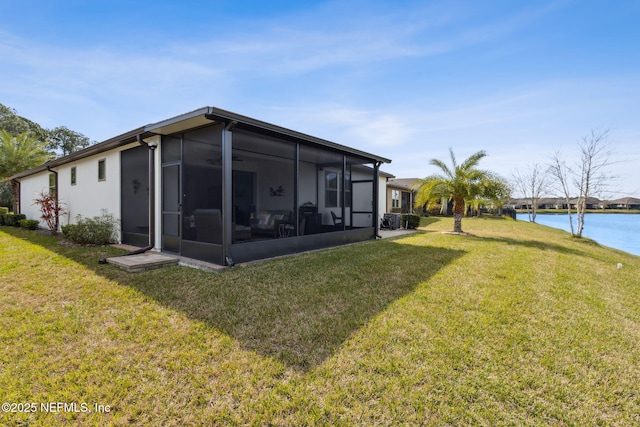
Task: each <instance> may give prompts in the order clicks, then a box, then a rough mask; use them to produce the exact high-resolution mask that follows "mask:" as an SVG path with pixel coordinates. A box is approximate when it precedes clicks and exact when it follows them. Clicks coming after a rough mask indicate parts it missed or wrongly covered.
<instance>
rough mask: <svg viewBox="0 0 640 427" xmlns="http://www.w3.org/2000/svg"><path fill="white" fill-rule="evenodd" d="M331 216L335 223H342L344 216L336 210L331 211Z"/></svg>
mask: <svg viewBox="0 0 640 427" xmlns="http://www.w3.org/2000/svg"><path fill="white" fill-rule="evenodd" d="M331 218H333V225H342V217H341V216H338V215H336V213H335V212H334V211H331Z"/></svg>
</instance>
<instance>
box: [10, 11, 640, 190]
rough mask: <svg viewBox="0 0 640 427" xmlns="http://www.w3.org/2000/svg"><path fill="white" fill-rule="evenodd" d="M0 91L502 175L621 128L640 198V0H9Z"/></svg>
mask: <svg viewBox="0 0 640 427" xmlns="http://www.w3.org/2000/svg"><path fill="white" fill-rule="evenodd" d="M0 10H2V24H0V58H2V59H1V60H0V61H1V62H0V65H1V66H0V102H1V103H3V104H5V105H8V106H10V107H13V108H15V109H17V110H18V113H19V114H21V115H23V116H25V117H28V118H30V119H32V120H35V121H37V122H38V123H40V124H41V125H43V126H46V127H55V126H67V127H69V128H71V129H74V130H77V131H79V132H82V133H84V134H85V135H87V136H89V137H90V138H91V139H93V140H97V141H102V140H105V139H108V138H110V137H113V136H116V135H118V134H120V133H123V132H126V131H129V130H132V129H134V128H136V127H139V126H142V125H145V124H148V123H153V122H156V121H160V120H163V119H166V118H169V117H172V116H175V115H178V114H181V113H185V112H188V111H191V110H194V109H196V108H199V107H202V106H206V105H212V106H216V107H220V108H224V109H227V110H230V111H234V112H236V113H240V114H243V115H247V116H250V117H254V118H257V119H261V120H265V121H268V122H271V123H274V124H277V125H280V126H285V127H289V128H292V129H295V130H298V131H301V132H305V133H308V134H311V135H314V136H318V137H321V138H326V139H329V140H332V141H335V142H338V143H341V144H344V145H348V146H352V147H355V148H358V149H361V150H364V151H368V152H371V153H374V154H378V155H381V156H384V157H388V158H390V159H392V160H393V163H391V164H390V165H384V167H383V170H386V171H388V172H390V173H393V174H394V175H396V176H397V177H401V178H402V177H423V176H426V175H428V174H430V173H433V172H435V170H434V169H433V168H432V167H431V166H429V165H428V161H429V160H430V159H432V158H439V159H443V160H444V159H447V158H448V148H449V147H452V148H453V149H454V151H455V153H456V155H457V157H458V158H459V159H463V158H465V157H467V156H468V155H470V154H472V153H473V152H475V151H477V150H480V149H484V150H486V151H487V152H488V154H489V156H488V157H487V158H485V159H484V160H483V161H482V163H481V166H483V167H485V168H487V169H491V170H494V171H496V172H498V173H500V174H502V175H503V176H505V177H509V176H510V175H511V173H512V172H513V171H514V170H516V169H518V168H526V167H527V166H528V165H531V164H533V163H536V162H537V163H541V164H543V163H545V162H547V161H548V157H549V156H550V155H551V154H553V153H554V152H555V151H556V150H560V151H561V152H562V153H564V155H565V157H566V158H567V160H569V161H572V160H574V159H577V152H576V147H577V146H576V142H577V141H578V139H580V138H581V137H582V136H584V135H586V134H588V133H589V132H590V130H591V129H593V128H601V129H604V128H611V136H612V138H611V140H612V142H613V144H614V149H615V151H616V153H617V154H616V156H615V158H614V160H616V161H619V163H617V164H616V166H615V169H616V173H617V175H618V176H619V179H618V180H617V181H616V182H615V183H614V188H615V189H616V190H619V191H620V192H619V193H615V194H610V196H613V197H617V196H623V195H636V196H639V197H640V167H639V166H640V114H639V113H640V84H639V82H640V24H638V22H640V2H638V1H635V0H633V1H625V0H617V1H615V2H606V1H595V0H582V1H577V0H576V1H571V0H558V1H517V0H509V1H507V0H505V1H477V0H476V1H473V0H467V1H456V0H451V1H404V0H395V1H391V0H388V1H387V0H380V1H376V0H374V1H359V0H342V1H278V2H275V1H274V2H265V1H244V2H243V1H226V0H224V1H222V0H219V1H216V0H213V1H208V2H201V1H198V2H195V1H153V2H151V1H149V2H144V1H136V0H128V1H120V0H111V1H74V0H71V1H60V2H56V1H38V2H36V1H32V0H21V1H7V0H0Z"/></svg>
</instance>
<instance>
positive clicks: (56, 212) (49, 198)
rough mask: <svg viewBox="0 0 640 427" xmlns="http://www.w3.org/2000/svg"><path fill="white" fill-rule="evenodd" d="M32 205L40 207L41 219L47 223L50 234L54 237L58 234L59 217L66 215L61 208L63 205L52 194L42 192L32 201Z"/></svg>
mask: <svg viewBox="0 0 640 427" xmlns="http://www.w3.org/2000/svg"><path fill="white" fill-rule="evenodd" d="M33 204H34V205H38V206H40V212H41V213H42V217H41V218H42V219H43V220H44V222H46V223H47V226H48V227H49V230H51V234H53V235H54V236H55V235H56V234H58V222H59V218H60V215H64V214H66V213H67V211H66V210H65V209H64V207H63V203H62V202H61V201H59V200H58V199H57V198H56V197H55V196H53V195H52V194H49V193H45V192H44V191H42V192H40V194H38V197H37V198H36V199H34V200H33Z"/></svg>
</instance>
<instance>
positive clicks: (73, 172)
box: [71, 166, 76, 185]
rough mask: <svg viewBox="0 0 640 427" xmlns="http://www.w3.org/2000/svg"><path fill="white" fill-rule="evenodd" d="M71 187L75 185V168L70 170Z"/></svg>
mask: <svg viewBox="0 0 640 427" xmlns="http://www.w3.org/2000/svg"><path fill="white" fill-rule="evenodd" d="M71 185H76V167H75V166H73V167H72V168H71Z"/></svg>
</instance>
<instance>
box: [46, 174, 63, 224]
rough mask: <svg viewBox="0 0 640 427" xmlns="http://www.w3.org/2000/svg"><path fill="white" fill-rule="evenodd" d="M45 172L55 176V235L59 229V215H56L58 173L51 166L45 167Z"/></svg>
mask: <svg viewBox="0 0 640 427" xmlns="http://www.w3.org/2000/svg"><path fill="white" fill-rule="evenodd" d="M47 170H48V171H49V173H52V174H54V175H55V181H54V185H55V187H56V191H55V192H54V193H53V198H54V199H55V206H56V233H57V232H58V229H59V228H60V215H59V214H58V202H59V198H58V172H56V171H54V170H53V169H51V166H47Z"/></svg>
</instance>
